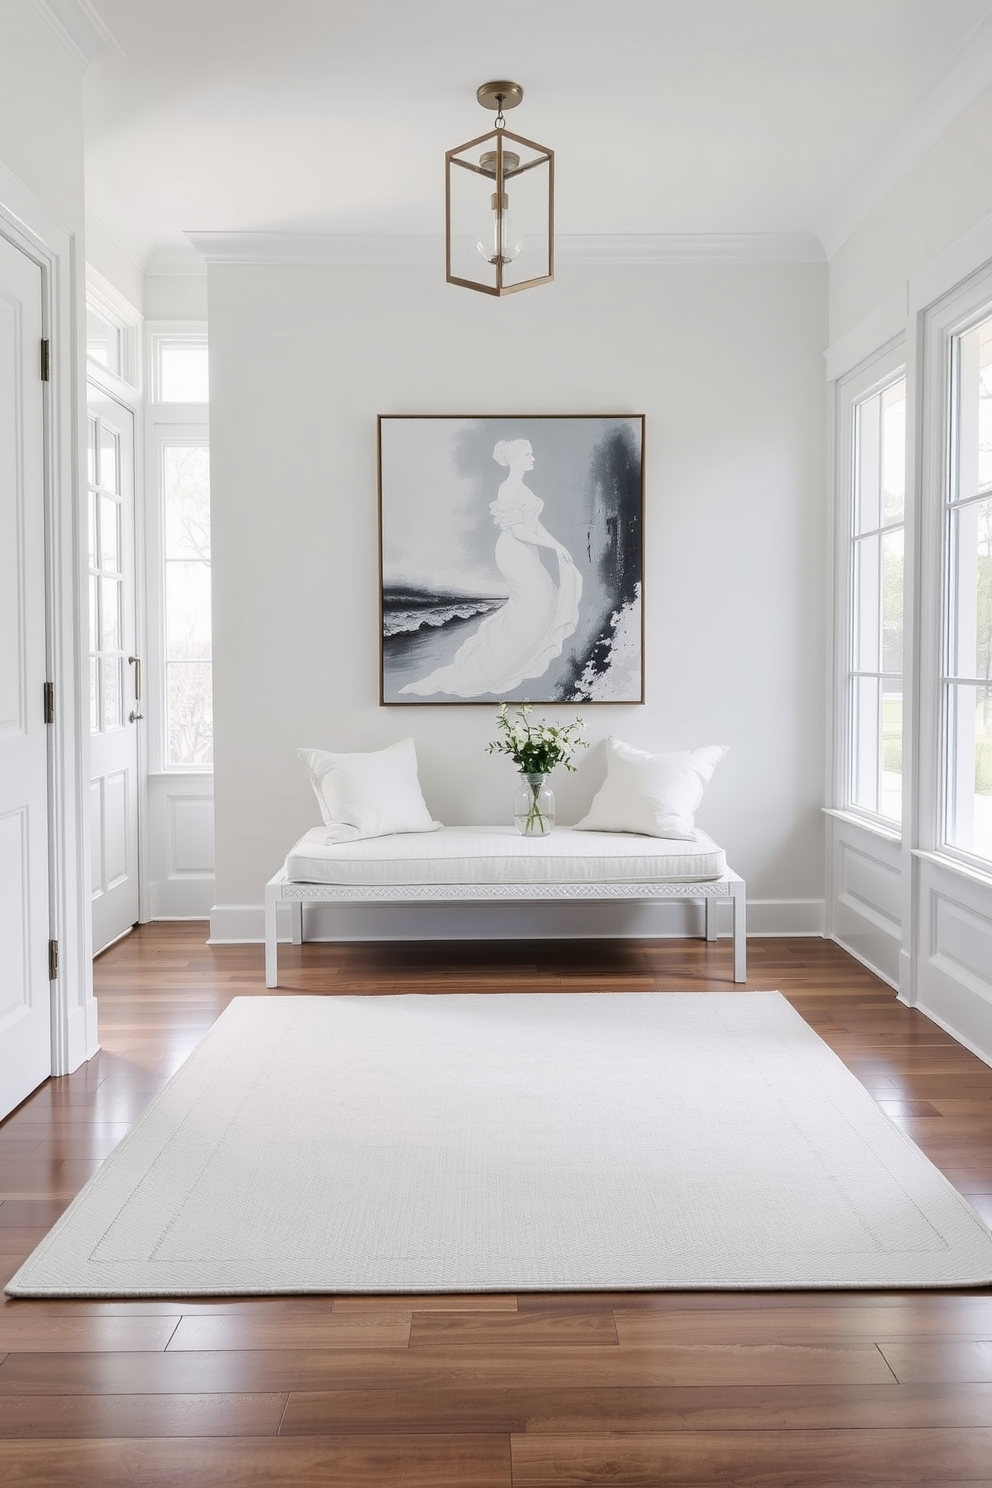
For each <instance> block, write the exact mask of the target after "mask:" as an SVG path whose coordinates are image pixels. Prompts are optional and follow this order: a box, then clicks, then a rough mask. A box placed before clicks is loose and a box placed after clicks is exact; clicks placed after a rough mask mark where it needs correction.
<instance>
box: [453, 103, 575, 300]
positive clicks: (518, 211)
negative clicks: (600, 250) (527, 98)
mask: <svg viewBox="0 0 992 1488" xmlns="http://www.w3.org/2000/svg"><path fill="white" fill-rule="evenodd" d="M523 96H524V90H523V88H521V86H520V84H519V83H509V82H495V83H483V84H482V87H481V88H479V90H478V92H477V93H476V97H477V98H478V100H479V103H480V104H481V105H482V107H483V108H488V109H495V110H496V123H495V128H494V129H492V130H491V131H490V133H489V134H483V135H480V136H479V138H478V139H473V140H469V141H468V142H467V144H464V145H458V146H457V147H456V148H455V149H454V150H448V152H447V153H446V155H445V157H444V162H445V194H444V205H445V213H444V217H445V257H446V277H447V280H448V283H449V284H461V285H463V286H464V288H465V289H478V290H481V292H482V293H483V294H491V295H504V294H514V293H515V292H516V291H517V290H518V289H530V288H531V287H532V286H533V285H535V284H547V283H548V281H549V280H551V279H553V278H554V276H555V248H554V179H555V157H554V152H553V151H552V150H549V149H548V148H547V146H545V145H538V144H535V142H534V141H533V140H529V139H524V138H523V136H522V135H519V134H511V133H510V131H509V130H508V129H507V127H506V120H505V119H504V117H503V110H504V109H505V108H508V109H509V108H516V106H517V104H518V103H519V102H520V100H521V99H522V98H523ZM511 145H512V148H510V147H511Z"/></svg>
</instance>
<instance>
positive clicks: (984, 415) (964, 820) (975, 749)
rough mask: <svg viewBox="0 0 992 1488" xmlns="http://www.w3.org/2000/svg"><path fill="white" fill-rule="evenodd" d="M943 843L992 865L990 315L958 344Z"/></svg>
mask: <svg viewBox="0 0 992 1488" xmlns="http://www.w3.org/2000/svg"><path fill="white" fill-rule="evenodd" d="M949 407H950V419H951V428H950V440H949V456H950V458H949V460H948V472H947V473H948V486H947V495H946V500H945V503H944V506H945V510H944V552H945V556H946V577H945V605H944V614H945V636H944V646H943V668H942V677H941V694H942V696H941V716H942V722H943V730H942V732H943V740H942V743H943V772H942V773H943V781H944V793H943V794H944V802H943V804H944V842H945V845H946V846H948V847H951V848H954V849H957V850H958V851H959V852H962V853H965V854H967V855H968V856H970V857H975V858H978V859H980V860H982V861H983V862H985V863H988V862H992V314H986V315H985V317H984V318H983V319H981V320H980V321H979V322H978V323H977V324H973V325H971V326H969V327H968V328H967V329H966V330H963V331H961V332H959V333H958V334H956V335H954V336H952V338H951V398H950V401H949Z"/></svg>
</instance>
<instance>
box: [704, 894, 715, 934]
mask: <svg viewBox="0 0 992 1488" xmlns="http://www.w3.org/2000/svg"><path fill="white" fill-rule="evenodd" d="M703 904H704V906H705V914H706V939H707V940H716V900H715V899H713V898H712V897H710V898H708V899H704V900H703Z"/></svg>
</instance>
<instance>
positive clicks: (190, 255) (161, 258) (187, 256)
mask: <svg viewBox="0 0 992 1488" xmlns="http://www.w3.org/2000/svg"><path fill="white" fill-rule="evenodd" d="M144 271H145V273H146V274H148V275H151V274H156V275H165V276H167V277H169V278H179V279H192V278H201V279H202V278H203V277H204V276H205V275H206V272H207V266H206V264H205V263H204V261H203V257H202V255H201V254H199V253H197V251H196V249H195V248H192V247H187V246H186V245H185V244H184V243H177V244H174V245H173V246H171V247H169V246H166V245H162V246H160V247H158V248H153V249H152V250H151V252H150V253H149V254H148V256H147V258H146V259H145V264H144Z"/></svg>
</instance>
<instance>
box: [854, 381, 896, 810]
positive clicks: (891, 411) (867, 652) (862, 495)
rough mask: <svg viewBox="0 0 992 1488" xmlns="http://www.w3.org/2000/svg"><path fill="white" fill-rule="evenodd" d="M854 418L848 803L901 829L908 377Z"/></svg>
mask: <svg viewBox="0 0 992 1488" xmlns="http://www.w3.org/2000/svg"><path fill="white" fill-rule="evenodd" d="M853 416H854V429H853V436H854V438H853V449H854V468H853V471H852V476H853V481H852V485H853V498H854V499H853V514H852V515H853V524H852V540H851V570H850V581H851V597H852V622H853V623H852V627H851V637H852V648H851V667H850V698H849V718H850V776H849V799H850V804H851V805H853V806H856V807H858V808H860V809H861V810H863V811H868V812H871V813H872V814H873V815H875V816H880V817H883V818H885V819H886V820H888V821H892V822H901V820H902V730H903V719H902V669H903V655H902V643H903V568H904V528H903V518H904V509H905V499H906V380H905V378H903V377H901V378H899V380H898V381H896V382H892V383H890V384H889V386H888V387H886V388H883V389H882V390H881V391H880V392H875V393H873V394H872V395H871V396H869V397H867V398H864V399H862V400H860V401H859V402H857V403H855V404H854V408H853Z"/></svg>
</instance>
